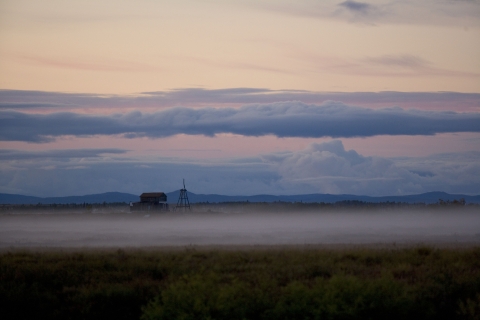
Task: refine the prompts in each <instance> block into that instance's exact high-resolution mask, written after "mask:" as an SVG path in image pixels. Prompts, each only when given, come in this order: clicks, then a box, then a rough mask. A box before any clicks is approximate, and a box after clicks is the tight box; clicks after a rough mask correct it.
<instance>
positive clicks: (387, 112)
mask: <svg viewBox="0 0 480 320" xmlns="http://www.w3.org/2000/svg"><path fill="white" fill-rule="evenodd" d="M449 132H480V113H456V112H434V111H421V110H414V109H411V110H404V109H401V108H385V109H377V110H374V109H367V108H359V107H351V106H347V105H345V104H342V103H335V102H328V103H325V104H323V105H308V104H304V103H300V102H281V103H273V104H262V105H248V106H243V107H241V108H197V109H195V108H182V107H177V108H170V109H166V110H163V111H158V112H155V113H142V112H139V111H135V112H130V113H126V114H114V115H85V114H78V113H51V114H27V113H21V112H15V111H0V140H3V141H29V142H47V141H51V140H52V139H55V137H58V136H64V135H73V136H92V135H123V136H125V137H127V138H135V137H151V138H161V137H168V136H173V135H176V134H188V135H205V136H214V135H216V134H220V133H232V134H239V135H244V136H264V135H275V136H278V137H316V138H318V137H371V136H376V135H433V134H436V133H449Z"/></svg>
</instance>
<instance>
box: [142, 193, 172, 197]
mask: <svg viewBox="0 0 480 320" xmlns="http://www.w3.org/2000/svg"><path fill="white" fill-rule="evenodd" d="M165 196H166V194H165V193H163V192H144V193H142V194H141V195H140V198H158V197H165Z"/></svg>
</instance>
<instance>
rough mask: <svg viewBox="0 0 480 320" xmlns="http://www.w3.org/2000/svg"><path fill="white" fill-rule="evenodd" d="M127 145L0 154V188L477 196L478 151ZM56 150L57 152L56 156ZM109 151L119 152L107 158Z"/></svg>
mask: <svg viewBox="0 0 480 320" xmlns="http://www.w3.org/2000/svg"><path fill="white" fill-rule="evenodd" d="M124 152H125V150H117V149H79V150H76V151H75V150H65V151H60V152H59V151H58V150H48V151H38V152H35V151H31V152H28V154H27V156H26V155H25V153H22V152H17V153H19V154H17V155H16V154H15V151H13V150H10V151H8V152H5V153H6V154H5V153H4V154H3V156H1V157H0V159H1V160H2V161H0V192H2V193H18V194H26V195H35V196H62V195H65V196H66V195H82V194H91V193H101V192H107V191H121V192H129V193H134V194H140V193H142V192H145V191H150V190H160V191H167V192H169V191H173V190H178V189H179V188H180V187H181V181H182V178H186V179H187V186H188V189H189V191H192V192H195V193H203V194H208V193H217V194H226V195H254V194H265V193H268V194H301V193H305V194H308V193H331V194H356V195H372V196H382V195H405V194H416V193H423V192H429V191H445V192H449V193H464V194H478V193H479V190H480V152H478V151H475V152H465V153H455V154H454V153H447V154H436V155H431V156H428V157H403V158H385V157H368V156H364V155H362V154H360V153H358V152H357V151H355V150H345V148H344V146H343V144H342V142H341V141H339V140H333V141H329V142H325V143H321V144H320V143H313V144H311V145H310V146H309V147H307V148H306V149H304V150H300V151H294V152H277V153H269V154H264V155H261V156H259V157H252V158H239V159H224V160H222V161H220V160H219V159H216V160H202V161H200V160H192V159H185V158H161V157H158V158H156V159H148V160H147V159H145V158H142V156H135V155H132V154H130V153H129V154H128V155H127V156H128V158H121V157H120V156H121V154H122V153H124ZM59 153H61V156H56V155H57V154H59ZM109 154H114V155H118V157H110V156H108V155H109Z"/></svg>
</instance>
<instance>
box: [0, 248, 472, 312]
mask: <svg viewBox="0 0 480 320" xmlns="http://www.w3.org/2000/svg"><path fill="white" fill-rule="evenodd" d="M0 301H1V302H2V318H3V319H6V318H12V319H13V318H15V319H30V318H45V319H100V318H102V319H105V318H112V319H139V318H142V319H383V318H389V319H405V318H411V317H415V316H416V317H421V318H423V319H478V317H479V314H480V248H470V249H457V250H455V249H433V248H430V247H416V248H405V249H366V248H360V249H337V250H327V249H313V248H310V249H308V248H272V249H256V250H248V249H244V250H240V249H239V250H231V251H229V250H216V249H200V248H198V249H195V248H187V249H184V250H172V251H166V250H163V251H161V250H160V251H140V250H131V251H129V250H127V251H124V250H117V251H113V250H112V251H88V250H85V251H82V252H78V251H77V252H52V251H51V252H17V251H14V252H6V253H1V254H0ZM5 316H7V317H5Z"/></svg>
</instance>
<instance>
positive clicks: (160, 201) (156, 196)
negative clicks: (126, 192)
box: [130, 192, 168, 211]
mask: <svg viewBox="0 0 480 320" xmlns="http://www.w3.org/2000/svg"><path fill="white" fill-rule="evenodd" d="M130 211H168V203H167V195H166V194H165V193H163V192H145V193H142V194H141V195H140V202H131V203H130Z"/></svg>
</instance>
